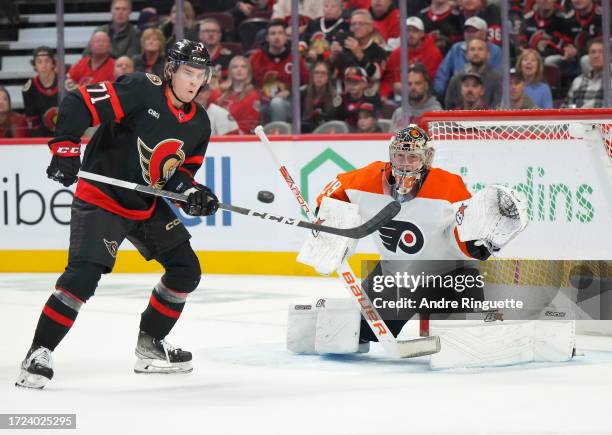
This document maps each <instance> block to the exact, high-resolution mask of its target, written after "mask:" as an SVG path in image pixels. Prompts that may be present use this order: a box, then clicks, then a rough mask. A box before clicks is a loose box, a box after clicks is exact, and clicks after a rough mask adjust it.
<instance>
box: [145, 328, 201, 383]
mask: <svg viewBox="0 0 612 435" xmlns="http://www.w3.org/2000/svg"><path fill="white" fill-rule="evenodd" d="M135 353H136V364H135V365H134V372H136V373H167V374H169V373H190V372H191V371H192V370H193V367H192V365H191V352H187V351H184V350H182V349H179V348H175V347H173V346H172V345H170V344H169V343H168V342H166V341H165V340H158V339H156V338H154V337H151V336H150V335H149V334H147V333H146V332H143V331H140V333H139V335H138V342H137V343H136V352H135Z"/></svg>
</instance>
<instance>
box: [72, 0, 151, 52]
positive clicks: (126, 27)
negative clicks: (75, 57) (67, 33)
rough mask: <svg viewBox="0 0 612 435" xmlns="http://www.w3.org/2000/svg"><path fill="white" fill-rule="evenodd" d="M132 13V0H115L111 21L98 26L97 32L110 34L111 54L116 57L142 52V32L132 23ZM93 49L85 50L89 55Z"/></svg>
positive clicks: (112, 5) (112, 4) (112, 6)
mask: <svg viewBox="0 0 612 435" xmlns="http://www.w3.org/2000/svg"><path fill="white" fill-rule="evenodd" d="M131 13H132V1H131V0H113V1H112V3H111V22H110V24H104V25H103V26H100V27H98V28H97V29H96V30H95V31H94V33H96V32H100V31H102V32H106V33H108V35H109V36H110V39H111V44H112V50H111V56H112V57H114V58H115V59H116V58H118V57H121V56H130V57H132V56H135V55H137V54H138V53H139V52H140V32H139V31H138V29H137V28H136V27H135V26H133V25H131V24H130V14H131ZM90 53H91V51H90V50H89V49H87V50H85V52H84V53H83V54H85V55H88V54H90Z"/></svg>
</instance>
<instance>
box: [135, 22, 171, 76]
mask: <svg viewBox="0 0 612 435" xmlns="http://www.w3.org/2000/svg"><path fill="white" fill-rule="evenodd" d="M140 43H141V45H142V54H140V55H138V56H134V59H133V60H134V69H135V70H136V71H140V72H146V73H150V74H155V75H156V76H159V77H163V76H164V65H165V63H166V59H165V56H164V53H165V52H166V38H164V34H163V33H162V31H161V30H159V29H146V30H145V31H144V32H142V38H140Z"/></svg>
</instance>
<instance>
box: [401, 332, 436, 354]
mask: <svg viewBox="0 0 612 435" xmlns="http://www.w3.org/2000/svg"><path fill="white" fill-rule="evenodd" d="M397 350H398V353H399V357H400V358H415V357H417V356H426V355H433V354H434V353H438V352H440V337H438V336H431V337H424V338H417V339H414V340H397Z"/></svg>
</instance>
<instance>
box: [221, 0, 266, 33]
mask: <svg viewBox="0 0 612 435" xmlns="http://www.w3.org/2000/svg"><path fill="white" fill-rule="evenodd" d="M271 4H272V1H268V0H241V1H240V0H239V1H238V2H236V5H235V6H234V7H233V8H232V9H231V10H230V11H229V12H230V13H231V14H232V15H233V16H234V34H235V35H238V28H239V27H240V23H242V22H243V21H244V20H246V19H249V18H257V17H266V18H268V17H269V16H270V15H271V14H272V8H271V7H270V5H271Z"/></svg>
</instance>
